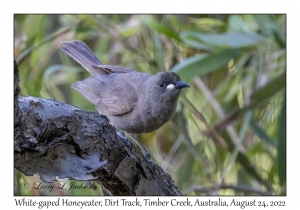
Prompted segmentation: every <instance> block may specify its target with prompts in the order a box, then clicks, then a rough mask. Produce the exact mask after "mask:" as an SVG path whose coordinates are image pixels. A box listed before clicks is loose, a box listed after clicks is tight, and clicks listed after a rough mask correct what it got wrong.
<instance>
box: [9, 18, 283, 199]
mask: <svg viewBox="0 0 300 210" xmlns="http://www.w3.org/2000/svg"><path fill="white" fill-rule="evenodd" d="M14 24H15V37H14V42H15V43H14V49H15V55H14V57H15V59H16V60H17V62H18V65H19V71H20V80H21V82H20V86H21V93H22V95H31V96H36V97H43V98H53V99H57V100H59V101H63V102H66V103H69V104H72V105H75V106H78V107H80V108H82V109H84V110H92V111H96V109H95V107H94V106H93V105H92V104H91V103H89V102H88V101H87V100H86V99H84V98H83V97H82V96H81V95H80V94H79V93H78V92H76V91H75V90H73V89H71V88H70V86H71V84H73V83H74V82H75V81H78V80H82V79H84V78H87V77H89V73H88V72H87V71H85V70H84V69H83V68H82V67H81V66H80V65H79V64H77V63H76V62H74V61H73V60H72V59H71V58H69V57H68V56H67V55H66V54H64V53H63V52H62V51H61V50H60V49H59V42H60V41H62V40H72V39H79V40H82V41H84V42H85V43H86V44H87V45H88V46H90V48H91V49H92V50H93V51H94V52H95V53H96V55H97V56H98V57H99V59H100V60H101V61H102V62H103V63H104V64H110V65H118V66H122V67H126V68H132V69H135V70H137V71H140V72H147V73H152V74H155V73H157V72H159V71H164V70H167V71H174V72H176V73H178V74H179V75H180V76H181V79H182V80H184V81H187V82H189V84H190V85H191V88H190V89H187V90H184V92H183V94H182V95H181V97H180V100H179V103H178V109H177V113H176V115H175V117H174V118H173V119H172V120H171V121H170V122H168V123H167V124H165V125H164V126H163V127H162V128H160V129H159V130H157V131H156V132H153V133H150V134H144V135H139V136H138V139H139V140H140V141H141V142H142V143H143V145H144V146H145V147H146V148H147V149H148V151H149V152H150V153H151V154H152V159H153V160H154V161H155V162H156V163H158V164H159V165H161V166H162V168H163V169H164V170H165V171H167V172H168V173H169V174H170V175H171V176H172V178H173V179H174V180H175V183H176V185H178V186H179V187H180V189H181V190H182V192H183V193H184V194H185V195H266V194H268V195H285V194H286V106H285V104H286V103H285V100H286V97H285V84H286V78H285V75H286V50H285V43H286V41H285V27H286V16H285V15H249V14H247V15H237V14H235V15H15V22H14ZM28 180H29V181H30V182H33V181H34V180H39V178H38V176H34V177H25V176H24V175H22V174H21V173H20V172H18V171H17V170H15V194H16V195H32V194H33V195H39V194H42V195H49V194H50V195H54V194H55V195H67V194H70V195H98V194H102V192H101V189H100V188H101V187H98V189H97V190H96V191H94V190H71V191H63V190H57V189H54V190H52V191H49V190H35V189H32V188H29V189H26V188H24V187H23V186H24V183H25V182H26V181H28Z"/></svg>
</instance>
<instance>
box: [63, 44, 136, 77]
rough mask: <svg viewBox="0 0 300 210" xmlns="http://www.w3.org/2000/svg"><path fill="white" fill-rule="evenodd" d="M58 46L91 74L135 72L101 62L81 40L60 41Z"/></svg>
mask: <svg viewBox="0 0 300 210" xmlns="http://www.w3.org/2000/svg"><path fill="white" fill-rule="evenodd" d="M60 48H61V49H62V50H63V51H64V52H65V53H66V54H68V55H69V56H70V57H72V58H73V59H74V60H76V61H77V62H78V63H80V64H81V65H82V66H83V67H84V68H85V69H86V70H87V71H89V72H90V73H91V74H92V75H96V74H100V75H105V74H111V73H117V74H124V73H132V72H136V71H135V70H131V69H126V68H122V67H119V66H110V65H103V63H102V62H101V61H100V60H99V59H98V58H97V57H96V55H95V54H94V52H93V51H92V50H91V49H90V48H89V47H88V46H87V45H86V44H85V43H84V42H82V41H79V40H72V41H61V45H60Z"/></svg>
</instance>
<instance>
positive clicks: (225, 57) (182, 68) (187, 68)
mask: <svg viewBox="0 0 300 210" xmlns="http://www.w3.org/2000/svg"><path fill="white" fill-rule="evenodd" d="M238 54H239V51H238V50H224V51H220V52H217V53H212V54H209V55H207V54H201V55H196V56H193V57H190V58H188V59H186V60H184V61H182V62H181V63H178V64H176V65H175V66H174V67H173V68H172V69H171V71H173V72H176V73H177V74H178V75H179V76H180V77H182V78H185V79H191V78H193V77H194V76H201V75H204V74H207V73H209V72H213V71H215V70H217V69H219V68H221V67H223V66H225V65H227V64H228V62H229V61H230V60H231V59H233V58H235V57H237V56H238Z"/></svg>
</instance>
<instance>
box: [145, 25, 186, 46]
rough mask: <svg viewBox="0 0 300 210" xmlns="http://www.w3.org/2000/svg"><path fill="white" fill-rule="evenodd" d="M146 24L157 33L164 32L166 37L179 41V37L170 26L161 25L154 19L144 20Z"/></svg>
mask: <svg viewBox="0 0 300 210" xmlns="http://www.w3.org/2000/svg"><path fill="white" fill-rule="evenodd" d="M146 24H147V26H148V27H149V28H150V29H152V30H155V31H156V32H157V33H160V34H164V35H165V36H166V37H168V38H172V39H175V40H177V41H180V37H179V35H178V33H177V32H176V31H174V30H173V29H172V28H170V27H168V26H166V25H163V24H161V23H158V22H156V21H148V22H146Z"/></svg>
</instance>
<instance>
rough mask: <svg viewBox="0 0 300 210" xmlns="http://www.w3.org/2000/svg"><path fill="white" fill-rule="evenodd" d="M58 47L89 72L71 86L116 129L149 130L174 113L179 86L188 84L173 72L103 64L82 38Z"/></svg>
mask: <svg viewBox="0 0 300 210" xmlns="http://www.w3.org/2000/svg"><path fill="white" fill-rule="evenodd" d="M61 49H62V50H63V51H64V52H65V53H66V54H68V55H69V56H71V57H72V58H73V59H74V60H76V61H77V62H78V63H80V64H81V65H82V66H83V67H84V68H85V69H86V70H87V71H89V72H90V73H91V74H92V76H91V77H89V78H87V79H85V80H83V81H78V82H76V83H74V84H73V85H72V88H74V89H76V90H77V91H79V92H80V93H81V94H82V95H83V96H84V97H85V98H86V99H87V100H89V101H90V102H91V103H93V104H94V105H95V106H96V108H97V110H98V112H99V113H101V114H104V115H106V116H107V117H108V118H109V120H110V124H112V125H113V126H115V128H116V130H117V131H125V132H128V133H131V134H138V133H149V132H152V131H155V130H157V129H158V128H160V127H161V126H162V125H163V124H165V123H166V122H168V121H169V120H170V119H171V118H172V117H173V115H174V114H175V110H176V104H177V99H178V97H179V94H180V90H181V88H184V87H189V85H188V84H187V83H185V82H182V81H180V78H179V76H178V75H177V74H175V73H173V72H160V73H158V74H156V75H151V74H146V73H141V72H137V71H134V70H131V69H126V68H122V67H118V66H110V65H103V64H102V62H101V61H100V60H99V59H98V58H97V57H96V56H95V54H94V53H93V52H92V51H91V50H90V48H89V47H88V46H87V45H86V44H85V43H83V42H81V41H78V40H73V41H70V42H67V41H63V42H61Z"/></svg>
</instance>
